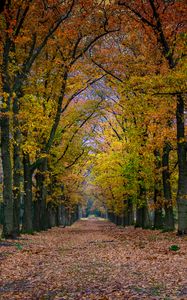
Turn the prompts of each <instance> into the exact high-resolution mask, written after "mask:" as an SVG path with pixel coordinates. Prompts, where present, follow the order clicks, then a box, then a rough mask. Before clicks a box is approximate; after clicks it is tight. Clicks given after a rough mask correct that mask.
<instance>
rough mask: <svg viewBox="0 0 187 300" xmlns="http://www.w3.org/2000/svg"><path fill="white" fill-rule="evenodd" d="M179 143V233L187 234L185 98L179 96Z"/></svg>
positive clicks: (177, 115) (177, 114)
mask: <svg viewBox="0 0 187 300" xmlns="http://www.w3.org/2000/svg"><path fill="white" fill-rule="evenodd" d="M176 118H177V144H178V165H179V179H178V193H177V205H178V234H179V235H184V234H187V143H186V140H185V116H184V99H183V97H182V96H180V95H178V97H177V113H176Z"/></svg>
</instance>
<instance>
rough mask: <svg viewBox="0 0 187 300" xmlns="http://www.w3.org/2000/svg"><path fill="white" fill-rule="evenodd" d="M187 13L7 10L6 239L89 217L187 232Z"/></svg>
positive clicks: (1, 31)
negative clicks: (95, 214)
mask: <svg viewBox="0 0 187 300" xmlns="http://www.w3.org/2000/svg"><path fill="white" fill-rule="evenodd" d="M186 11H187V10H186V4H185V1H177V0H174V1H166V0H147V1H142V0H137V1H126V0H119V1H112V0H111V1H110V0H108V1H107V0H104V1H97V0H84V1H82V0H64V1H60V0H25V1H22V0H6V1H2V4H1V6H0V64H1V77H0V89H1V91H0V109H1V112H0V116H1V119H0V125H1V158H2V159H1V168H0V169H1V182H0V185H1V191H0V192H1V197H0V222H1V223H2V225H3V233H2V234H3V237H4V238H16V237H17V236H19V235H20V233H21V232H22V233H32V232H34V231H40V230H47V229H48V228H51V227H53V226H59V225H63V226H66V225H71V224H72V223H73V222H75V221H76V220H77V219H78V218H79V217H80V216H82V215H84V214H86V216H87V215H88V211H89V212H90V211H91V212H90V213H92V212H93V213H94V212H97V215H100V216H105V217H106V216H108V218H109V220H111V221H112V222H115V223H116V224H117V225H122V226H128V225H134V226H136V227H142V228H155V229H162V230H165V231H172V230H175V229H176V228H177V231H178V234H179V235H184V234H187V153H186V152H187V141H186V126H187V119H186V82H187V81H186V79H187V78H186V66H187V64H186V53H185V50H186V23H185V20H186V17H187V16H186ZM89 201H90V202H89ZM90 203H91V204H90ZM89 205H91V206H92V209H91V210H90V208H89Z"/></svg>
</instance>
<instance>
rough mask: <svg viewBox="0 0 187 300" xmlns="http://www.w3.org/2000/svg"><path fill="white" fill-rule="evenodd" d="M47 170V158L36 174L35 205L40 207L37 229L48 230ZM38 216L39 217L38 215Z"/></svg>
mask: <svg viewBox="0 0 187 300" xmlns="http://www.w3.org/2000/svg"><path fill="white" fill-rule="evenodd" d="M46 171H47V159H44V161H43V162H42V163H41V164H40V166H39V168H38V173H37V174H36V185H37V194H36V201H37V203H35V206H36V207H38V213H39V228H37V230H47V228H48V222H47V204H46V197H47V190H46V186H45V172H46ZM37 218H38V217H37Z"/></svg>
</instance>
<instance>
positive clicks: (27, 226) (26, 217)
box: [22, 153, 33, 233]
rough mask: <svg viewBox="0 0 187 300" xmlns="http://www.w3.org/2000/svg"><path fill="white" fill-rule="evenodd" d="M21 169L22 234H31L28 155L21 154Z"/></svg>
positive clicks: (30, 172)
mask: <svg viewBox="0 0 187 300" xmlns="http://www.w3.org/2000/svg"><path fill="white" fill-rule="evenodd" d="M23 168H24V197H23V202H24V213H23V227H22V231H23V232H24V233H32V232H33V222H32V217H33V210H32V171H31V167H30V160H29V154H27V153H26V154H23Z"/></svg>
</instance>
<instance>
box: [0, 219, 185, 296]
mask: <svg viewBox="0 0 187 300" xmlns="http://www.w3.org/2000/svg"><path fill="white" fill-rule="evenodd" d="M173 244H177V245H179V246H180V250H179V251H176V252H174V251H170V250H169V247H170V246H171V245H173ZM0 275H1V276H0V299H1V300H4V299H8V300H12V299H22V300H24V299H43V300H44V299H46V300H47V299H55V300H57V299H61V300H65V299H68V300H71V299H72V300H77V299H88V300H92V299H95V300H96V299H97V300H112V299H113V300H118V299H121V300H122V299H134V300H135V299H136V300H139V299H150V300H151V299H152V300H153V299H155V300H156V299H162V300H171V299H181V300H182V299H187V240H185V239H180V238H177V237H175V234H174V233H170V234H161V233H159V232H158V231H151V230H146V231H143V230H141V229H133V228H125V229H124V228H123V229H122V228H117V227H116V226H115V225H113V224H111V223H109V222H107V221H99V220H94V219H93V220H87V221H79V222H77V223H75V224H74V225H73V226H72V227H69V228H53V229H51V230H49V231H48V232H42V233H39V234H35V235H33V236H29V235H27V236H23V237H22V239H20V240H19V241H16V242H12V241H8V242H5V243H1V246H0Z"/></svg>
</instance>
